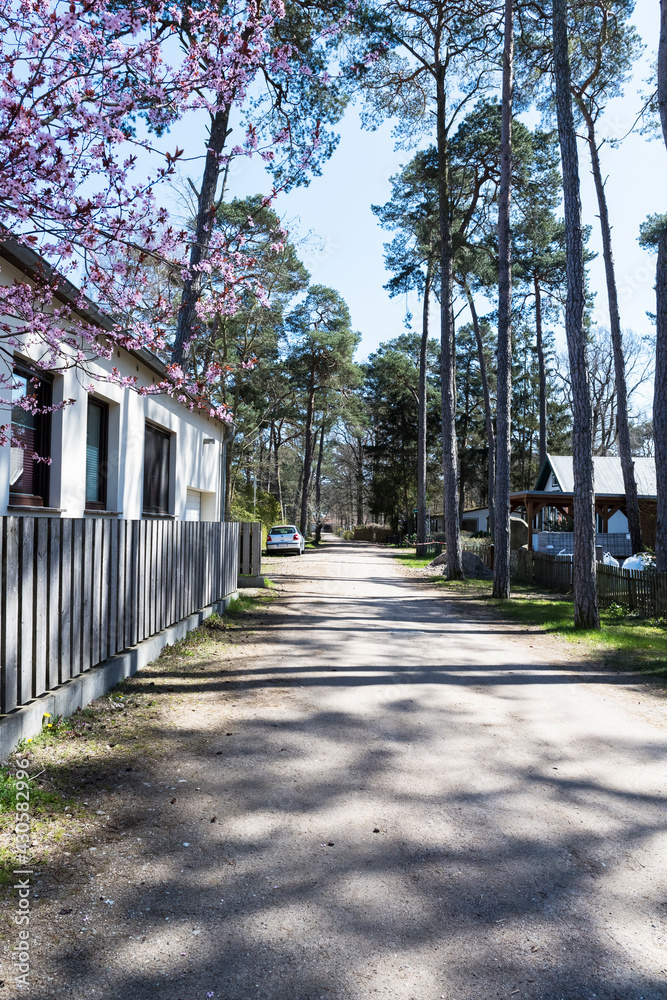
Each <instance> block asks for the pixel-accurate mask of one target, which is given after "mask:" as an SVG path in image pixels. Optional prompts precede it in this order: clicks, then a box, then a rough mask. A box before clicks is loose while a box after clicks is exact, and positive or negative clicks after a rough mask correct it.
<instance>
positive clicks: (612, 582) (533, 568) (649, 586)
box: [516, 549, 667, 618]
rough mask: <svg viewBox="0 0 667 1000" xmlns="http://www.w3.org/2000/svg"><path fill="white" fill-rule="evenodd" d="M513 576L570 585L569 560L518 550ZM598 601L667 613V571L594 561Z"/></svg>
mask: <svg viewBox="0 0 667 1000" xmlns="http://www.w3.org/2000/svg"><path fill="white" fill-rule="evenodd" d="M517 556H518V561H517V572H516V579H517V580H518V581H519V582H520V583H526V584H528V585H532V584H540V585H541V586H543V587H549V588H551V589H553V590H563V591H567V590H569V589H570V588H571V587H572V561H571V560H569V559H562V558H561V559H559V558H558V557H557V556H550V555H547V554H546V553H544V552H529V551H528V550H527V549H519V550H518V552H517ZM596 570H597V589H598V601H599V604H600V607H601V608H608V607H609V606H610V605H612V604H620V605H622V606H623V607H626V608H628V609H629V610H630V611H638V612H640V614H642V615H645V616H646V617H647V618H662V617H663V616H665V615H667V573H656V572H655V570H650V569H649V570H631V569H619V567H617V566H606V565H605V564H604V563H601V562H599V563H596Z"/></svg>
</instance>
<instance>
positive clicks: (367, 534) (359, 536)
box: [354, 524, 395, 542]
mask: <svg viewBox="0 0 667 1000" xmlns="http://www.w3.org/2000/svg"><path fill="white" fill-rule="evenodd" d="M393 534H395V532H394V531H392V529H391V528H390V527H389V526H388V525H386V524H358V525H357V526H356V528H355V529H354V537H355V539H356V540H357V541H358V542H385V541H386V540H387V538H388V537H389V535H393Z"/></svg>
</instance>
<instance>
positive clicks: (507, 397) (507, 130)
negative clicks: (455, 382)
mask: <svg viewBox="0 0 667 1000" xmlns="http://www.w3.org/2000/svg"><path fill="white" fill-rule="evenodd" d="M513 99H514V0H505V27H504V46H503V97H502V125H501V133H500V194H499V203H498V373H497V390H496V393H497V397H496V487H495V496H494V500H495V510H494V529H493V530H494V535H493V541H494V546H495V558H494V565H493V595H494V597H499V598H503V599H507V598H508V597H509V595H510V452H511V427H512V414H511V403H512V240H511V235H510V215H511V203H512V106H513Z"/></svg>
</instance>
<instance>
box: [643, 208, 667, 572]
mask: <svg viewBox="0 0 667 1000" xmlns="http://www.w3.org/2000/svg"><path fill="white" fill-rule="evenodd" d="M640 243H641V244H642V246H644V247H646V248H647V249H649V248H650V249H657V251H658V264H657V268H656V276H655V292H656V338H655V381H654V385H653V437H654V449H655V478H656V491H657V497H658V506H657V517H656V528H655V563H656V569H657V570H658V572H660V573H667V215H653V216H650V217H649V218H648V219H647V220H646V222H645V223H643V225H642V226H641V238H640Z"/></svg>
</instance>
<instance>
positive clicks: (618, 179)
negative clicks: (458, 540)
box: [230, 0, 667, 358]
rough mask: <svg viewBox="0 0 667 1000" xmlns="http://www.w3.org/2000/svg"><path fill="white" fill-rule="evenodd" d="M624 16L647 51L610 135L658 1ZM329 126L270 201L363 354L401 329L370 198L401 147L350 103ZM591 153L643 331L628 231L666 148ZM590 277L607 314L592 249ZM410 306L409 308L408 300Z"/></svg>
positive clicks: (652, 195) (661, 187)
mask: <svg viewBox="0 0 667 1000" xmlns="http://www.w3.org/2000/svg"><path fill="white" fill-rule="evenodd" d="M634 21H635V24H636V26H637V28H638V29H639V31H640V34H641V35H642V37H643V39H644V41H645V42H646V44H647V47H648V51H647V56H646V58H645V60H643V62H642V63H641V64H640V65H639V66H638V67H637V72H636V74H635V76H634V78H633V79H632V81H630V82H629V83H628V85H627V86H626V94H625V96H624V97H623V98H621V99H618V100H616V101H615V102H613V104H612V105H611V106H610V108H609V111H608V113H607V114H606V116H605V119H604V121H603V123H602V128H603V130H605V131H606V133H607V134H608V135H609V136H610V137H611V138H614V137H619V136H621V135H622V134H623V133H624V132H626V131H627V129H628V128H629V127H630V125H631V124H632V122H633V121H634V118H635V117H636V114H637V111H638V110H639V107H640V106H641V101H640V97H639V92H640V91H643V90H644V89H646V88H645V86H644V79H645V78H646V77H647V76H648V75H649V73H650V72H651V65H652V61H653V60H654V50H655V45H656V42H657V36H658V22H659V5H658V4H657V3H649V2H648V0H639V2H638V4H637V10H636V13H635V17H634ZM338 131H339V132H340V136H341V139H340V143H339V146H338V149H337V150H336V152H335V153H334V155H333V157H332V158H331V160H330V161H329V162H328V163H326V164H325V166H324V169H323V172H322V176H321V177H319V178H315V179H314V180H313V181H312V182H311V184H310V186H309V187H308V188H303V189H298V190H295V191H292V192H290V193H289V194H287V195H284V196H281V197H279V199H278V201H277V206H276V207H277V209H278V211H279V212H280V214H281V215H282V216H283V218H284V219H285V220H286V222H287V223H288V224H289V226H290V229H291V231H292V233H293V234H295V235H296V234H300V235H301V236H302V237H306V236H307V235H308V234H309V233H310V234H312V236H313V239H312V240H310V241H307V244H306V246H304V247H303V248H302V250H301V256H302V259H303V260H304V262H305V264H306V266H307V267H308V268H309V270H310V272H311V274H312V276H313V280H314V281H316V282H318V283H322V284H326V285H330V286H332V287H333V288H336V289H337V290H338V291H339V292H340V293H341V294H342V295H343V297H344V298H345V300H346V301H347V303H348V305H349V307H350V310H351V313H352V320H353V324H354V326H355V328H356V329H357V330H359V331H360V333H361V335H362V341H361V347H360V350H359V354H358V356H359V358H363V357H365V356H366V355H367V354H368V353H369V352H371V351H373V350H374V349H375V348H376V347H377V345H378V344H379V343H381V342H382V341H383V340H387V339H388V338H390V337H394V336H397V335H398V334H399V333H401V332H402V331H403V329H404V325H403V319H404V315H405V308H406V303H405V299H404V298H401V299H393V300H392V299H390V298H389V296H388V295H387V293H386V292H385V291H384V290H383V288H382V286H383V284H384V283H385V281H386V280H387V275H386V273H385V271H384V265H383V257H382V244H383V242H384V241H386V240H387V239H388V238H389V234H387V233H385V232H383V231H382V230H381V229H380V227H379V226H378V224H377V220H376V219H375V216H374V215H373V213H372V212H371V207H370V206H371V205H372V204H381V203H383V202H384V201H386V200H387V198H388V197H389V195H390V182H389V178H390V177H391V175H392V174H393V173H395V172H396V171H397V170H398V169H399V167H400V165H401V164H402V163H405V162H407V160H408V159H409V158H410V155H411V154H410V153H409V152H406V151H404V150H402V151H400V152H397V151H396V150H395V149H394V140H393V138H392V135H391V123H390V122H388V123H386V124H385V125H384V126H382V127H381V128H380V129H378V130H377V131H376V132H367V131H364V130H363V129H362V127H361V124H360V120H359V111H358V108H357V107H355V106H352V107H351V108H349V109H348V111H347V113H346V115H345V117H344V119H343V121H342V122H341V123H340V126H339V129H338ZM580 155H581V177H582V203H583V210H584V216H585V221H586V222H587V223H589V224H590V225H591V226H592V227H593V236H592V240H591V246H592V248H593V249H594V250H596V251H598V252H599V251H600V250H601V247H600V240H599V236H598V228H599V227H598V220H597V208H596V200H595V191H594V187H593V181H592V177H591V176H590V168H589V161H588V157H587V153H586V150H585V148H584V147H583V146H582V147H581V148H580ZM601 155H602V162H603V169H604V171H605V174H606V175H607V176H608V181H607V192H608V200H609V207H610V216H611V221H612V225H613V241H614V254H615V259H616V269H617V278H618V286H619V294H620V301H621V319H622V323H623V326H624V327H627V328H630V329H633V330H635V331H636V332H638V333H651V332H652V327H651V324H650V323H649V321H648V319H647V317H646V311H647V310H651V311H654V308H655V306H654V291H653V284H654V275H655V262H654V259H653V258H652V257H651V255H649V254H647V253H646V252H644V251H643V250H642V249H641V248H640V247H639V245H638V243H637V236H638V231H639V225H640V223H641V222H642V221H643V220H644V219H645V218H646V216H647V215H648V214H649V213H651V212H663V211H665V210H667V205H666V204H665V197H664V191H665V179H666V177H667V152H666V151H665V146H664V144H663V142H662V139H661V138H660V139H658V140H653V141H649V140H648V139H647V138H646V137H644V136H641V135H638V134H632V135H631V136H629V137H628V138H627V139H626V140H625V141H624V142H623V144H622V145H621V146H620V148H616V149H613V148H611V147H609V146H605V147H604V148H603V151H602V154H601ZM260 189H264V190H266V189H267V184H266V182H265V181H264V178H263V171H262V168H261V165H260V164H259V163H248V162H247V161H244V162H241V161H239V162H238V163H237V164H236V166H235V169H234V171H233V177H232V179H231V184H230V194H233V195H239V196H241V195H244V194H249V193H252V192H254V191H257V190H260ZM590 280H591V286H592V288H593V290H594V291H596V292H597V297H596V308H595V315H594V318H595V319H596V320H597V321H598V322H600V323H601V324H603V325H604V324H606V323H607V322H608V315H607V309H606V303H605V299H606V295H605V285H604V269H603V264H602V259H601V254H600V256H599V257H598V259H597V260H595V261H594V262H593V263H592V264H591V266H590ZM411 305H412V311H413V312H414V313H415V316H417V315H418V303H417V302H413V303H412V304H411ZM463 321H464V316H462V318H461V322H463ZM436 330H437V327H435V328H434V332H435V331H436ZM557 335H558V332H557Z"/></svg>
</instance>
